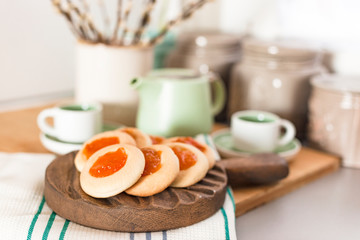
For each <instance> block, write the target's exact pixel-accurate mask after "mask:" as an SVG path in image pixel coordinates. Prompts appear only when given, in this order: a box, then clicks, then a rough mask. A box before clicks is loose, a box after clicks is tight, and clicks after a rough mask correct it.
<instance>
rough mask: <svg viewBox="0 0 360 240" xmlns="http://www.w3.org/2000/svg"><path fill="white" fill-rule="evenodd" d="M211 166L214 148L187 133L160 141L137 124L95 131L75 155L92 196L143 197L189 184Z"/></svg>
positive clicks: (160, 139)
mask: <svg viewBox="0 0 360 240" xmlns="http://www.w3.org/2000/svg"><path fill="white" fill-rule="evenodd" d="M214 165H215V155H214V153H213V150H212V149H211V148H210V147H209V146H207V145H205V144H201V143H199V142H197V141H196V140H194V139H193V138H191V137H174V138H169V139H165V138H162V137H158V136H149V135H147V134H145V133H144V132H142V131H140V130H139V129H136V128H122V129H118V130H114V131H108V132H103V133H100V134H98V135H96V136H94V137H92V138H91V139H89V140H88V141H86V142H85V143H84V144H83V146H82V148H81V149H80V151H79V152H78V153H77V155H76V158H75V166H76V168H77V170H78V171H79V172H80V185H81V188H82V189H83V190H84V192H85V193H87V194H88V195H90V196H92V197H95V198H107V197H111V196H115V195H117V194H119V193H121V192H124V191H125V192H126V193H127V194H129V195H133V196H140V197H147V196H151V195H155V194H157V193H159V192H162V191H163V190H165V189H166V188H167V187H169V186H171V187H177V188H184V187H188V186H191V185H193V184H195V183H197V182H199V181H200V180H201V179H203V178H204V177H205V175H206V173H207V172H208V170H209V169H211V168H212V167H213V166H214Z"/></svg>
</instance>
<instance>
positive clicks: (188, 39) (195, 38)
mask: <svg viewBox="0 0 360 240" xmlns="http://www.w3.org/2000/svg"><path fill="white" fill-rule="evenodd" d="M240 40H241V37H239V36H236V35H231V34H226V33H220V32H187V33H183V34H182V35H181V36H180V37H179V39H178V46H179V47H181V48H190V49H191V48H229V47H232V48H233V47H240Z"/></svg>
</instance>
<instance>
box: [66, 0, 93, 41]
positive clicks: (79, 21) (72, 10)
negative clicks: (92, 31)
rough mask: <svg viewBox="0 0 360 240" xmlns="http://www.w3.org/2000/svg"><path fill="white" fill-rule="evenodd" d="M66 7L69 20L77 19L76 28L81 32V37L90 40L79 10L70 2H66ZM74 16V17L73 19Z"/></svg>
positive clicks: (69, 0)
mask: <svg viewBox="0 0 360 240" xmlns="http://www.w3.org/2000/svg"><path fill="white" fill-rule="evenodd" d="M67 6H68V9H69V10H68V13H69V14H70V16H71V18H72V19H73V20H74V19H76V18H77V23H76V26H77V28H78V29H79V31H80V32H81V34H82V35H84V37H85V39H86V40H91V39H90V36H89V34H88V33H87V30H86V26H85V23H84V17H83V15H82V14H81V13H80V10H79V9H78V8H77V7H76V6H75V5H74V4H72V2H71V0H67ZM74 15H75V17H74Z"/></svg>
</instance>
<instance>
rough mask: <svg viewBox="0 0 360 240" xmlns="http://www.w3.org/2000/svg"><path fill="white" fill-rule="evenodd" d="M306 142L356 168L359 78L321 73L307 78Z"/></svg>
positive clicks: (358, 158)
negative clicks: (309, 89)
mask: <svg viewBox="0 0 360 240" xmlns="http://www.w3.org/2000/svg"><path fill="white" fill-rule="evenodd" d="M311 85H312V91H311V95H310V99H309V127H308V142H309V145H310V146H311V147H314V148H317V149H320V150H322V151H326V152H330V153H333V154H336V155H339V156H341V157H342V164H343V166H346V167H356V168H360V77H350V76H341V75H333V74H331V75H330V74H329V75H327V74H326V75H321V76H317V77H314V78H313V79H312V80H311Z"/></svg>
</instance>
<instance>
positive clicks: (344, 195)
mask: <svg viewBox="0 0 360 240" xmlns="http://www.w3.org/2000/svg"><path fill="white" fill-rule="evenodd" d="M236 232H237V233H236V234H237V238H238V240H264V239H266V240H282V239H286V240H303V239H306V240H307V239H316V240H322V239H324V240H325V239H326V240H332V239H334V240H343V239H345V240H352V239H354V240H355V239H356V240H359V239H360V169H351V168H340V170H339V171H337V172H335V173H332V174H330V175H327V176H325V177H322V178H320V179H318V180H315V181H314V182H311V183H309V184H307V185H305V186H303V187H301V188H299V189H297V190H295V191H293V192H290V193H288V194H286V195H285V196H283V197H281V198H279V199H276V200H274V201H271V202H269V203H267V204H265V205H263V206H260V207H258V208H256V209H254V210H252V211H250V212H248V213H245V214H244V215H242V216H240V217H238V218H237V219H236Z"/></svg>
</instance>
